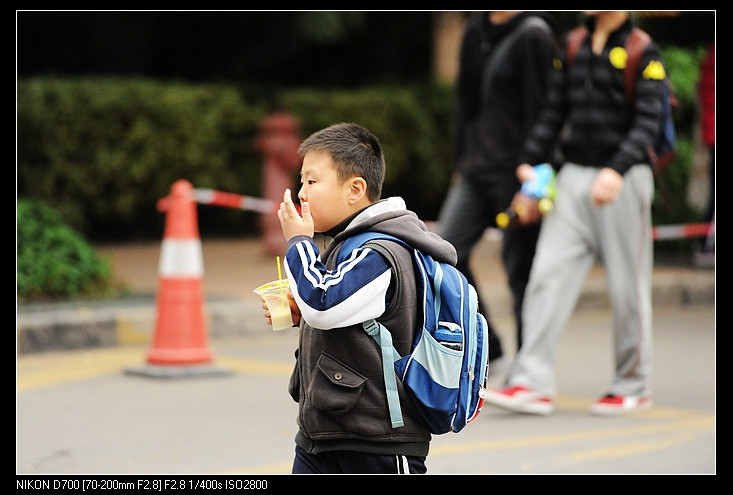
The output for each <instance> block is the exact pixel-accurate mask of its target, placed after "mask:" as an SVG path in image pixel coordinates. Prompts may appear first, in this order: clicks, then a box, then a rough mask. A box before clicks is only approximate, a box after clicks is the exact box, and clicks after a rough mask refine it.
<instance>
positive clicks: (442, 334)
mask: <svg viewBox="0 0 733 495" xmlns="http://www.w3.org/2000/svg"><path fill="white" fill-rule="evenodd" d="M376 239H387V240H391V241H395V242H397V243H399V244H401V245H403V246H405V247H406V248H407V249H409V250H411V251H412V253H413V260H414V262H415V267H416V274H417V276H418V280H417V287H418V290H420V291H422V308H423V318H421V319H420V320H422V321H421V328H420V329H418V330H419V331H418V332H417V335H416V338H415V341H414V342H413V345H412V350H411V352H410V354H407V355H406V356H400V355H399V354H398V353H397V351H396V350H395V349H394V347H393V345H392V337H391V335H390V333H389V330H388V329H387V328H385V327H384V325H382V324H381V323H378V322H377V321H376V320H369V321H367V322H364V324H363V325H364V330H365V331H366V332H367V333H369V334H370V335H371V336H372V337H374V339H375V340H376V341H377V343H378V344H379V345H380V347H381V349H382V359H383V366H384V380H385V386H386V389H387V399H388V404H389V408H390V415H391V418H392V427H393V428H398V427H400V426H403V424H404V423H403V420H402V411H401V408H400V401H399V397H398V393H397V377H399V378H400V380H402V383H403V385H404V386H405V388H406V389H407V390H408V391H409V393H410V395H411V396H412V398H413V402H414V404H415V406H416V409H417V410H418V411H419V413H420V415H421V416H422V418H423V419H424V420H425V422H426V423H427V424H428V426H429V427H430V430H431V431H432V433H434V434H442V433H446V432H449V431H452V432H454V433H458V432H459V431H461V430H462V429H463V428H464V427H465V426H466V424H467V423H468V422H470V421H471V420H473V419H474V418H475V417H476V416H478V414H479V412H480V411H481V408H482V407H483V403H484V395H485V389H486V380H487V376H488V371H489V367H488V362H489V341H488V325H487V323H486V319H485V318H484V316H483V315H482V314H481V313H479V312H478V296H477V294H476V290H475V289H474V287H473V286H472V285H471V284H469V283H468V281H467V280H466V277H465V276H464V275H463V274H462V273H461V272H460V271H459V270H458V269H457V268H456V267H454V266H452V265H450V264H448V263H442V262H438V261H435V260H434V259H433V258H432V257H431V256H429V255H426V254H424V253H422V252H420V251H419V250H417V249H414V248H412V247H411V246H409V245H407V244H406V243H405V242H404V241H402V240H400V239H398V238H396V237H393V236H390V235H388V234H382V233H378V232H364V233H362V234H359V235H356V236H354V237H352V238H350V239H347V240H346V241H345V244H344V246H342V250H344V252H350V251H351V250H353V249H355V248H356V247H358V246H361V245H363V244H364V243H366V242H368V241H372V240H376ZM387 258H388V259H389V256H388V257H387Z"/></svg>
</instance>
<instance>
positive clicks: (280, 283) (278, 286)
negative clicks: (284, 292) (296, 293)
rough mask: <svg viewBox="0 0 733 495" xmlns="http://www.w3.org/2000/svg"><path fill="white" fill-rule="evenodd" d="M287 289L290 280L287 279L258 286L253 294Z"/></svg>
mask: <svg viewBox="0 0 733 495" xmlns="http://www.w3.org/2000/svg"><path fill="white" fill-rule="evenodd" d="M289 288H290V280H288V279H283V280H273V281H272V282H267V283H266V284H263V285H260V286H259V287H257V288H256V289H255V290H254V291H253V292H255V293H257V294H259V293H260V292H263V291H267V290H272V289H289Z"/></svg>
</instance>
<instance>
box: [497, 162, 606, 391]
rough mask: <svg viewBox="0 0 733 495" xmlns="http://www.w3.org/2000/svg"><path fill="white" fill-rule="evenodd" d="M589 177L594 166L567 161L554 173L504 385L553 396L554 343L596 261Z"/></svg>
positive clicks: (591, 177) (590, 179)
mask: <svg viewBox="0 0 733 495" xmlns="http://www.w3.org/2000/svg"><path fill="white" fill-rule="evenodd" d="M594 176H595V174H594V170H593V169H590V168H588V167H581V166H575V165H572V164H565V165H564V166H563V168H562V169H561V170H560V172H559V174H558V176H557V179H556V187H557V201H556V203H555V208H554V209H553V210H552V211H551V212H550V213H548V214H547V215H546V216H545V218H544V219H543V221H542V227H541V229H540V236H539V239H538V241H537V251H536V253H535V257H534V261H533V263H532V269H531V272H530V278H529V283H528V285H527V290H526V292H525V296H524V302H523V305H522V332H523V335H522V341H523V342H522V348H521V349H520V350H519V352H518V353H517V356H516V359H515V361H514V363H513V365H512V369H511V371H510V374H509V376H508V378H507V385H509V386H516V385H521V386H524V387H528V388H530V389H532V390H534V391H536V392H537V393H539V394H541V395H544V396H552V395H553V394H554V388H555V383H554V382H555V373H554V364H555V363H554V361H555V350H556V347H557V342H558V340H559V338H560V336H561V335H562V332H563V329H564V328H565V324H566V323H567V321H568V319H569V318H570V315H571V314H572V312H573V310H574V308H575V304H576V302H577V300H578V297H579V296H580V291H581V290H582V288H583V284H584V283H585V279H586V276H587V274H588V271H589V270H590V268H591V266H592V265H593V262H594V261H595V250H594V246H593V245H592V244H590V240H591V235H590V219H589V216H588V215H589V212H588V209H589V208H590V205H589V201H588V191H589V190H590V184H591V182H592V180H593V177H594Z"/></svg>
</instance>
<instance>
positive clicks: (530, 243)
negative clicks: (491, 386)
mask: <svg viewBox="0 0 733 495" xmlns="http://www.w3.org/2000/svg"><path fill="white" fill-rule="evenodd" d="M514 194H515V189H514V188H513V187H512V186H511V185H508V184H491V185H479V184H477V183H475V182H473V181H470V180H465V179H463V178H461V179H459V180H457V181H456V182H454V183H453V184H452V185H451V187H450V189H449V191H448V195H447V196H446V199H445V202H444V203H443V207H442V210H441V212H440V216H439V218H438V223H439V224H440V235H441V236H442V237H443V238H444V239H445V240H447V241H449V242H450V243H451V244H453V245H454V246H455V248H456V251H457V252H458V264H457V267H458V269H459V270H461V272H463V274H464V275H465V276H466V278H467V279H468V281H469V282H470V283H471V284H472V285H473V286H474V287H476V291H477V292H480V291H479V288H478V287H477V285H476V282H475V279H474V277H473V273H472V272H471V268H470V258H471V252H472V251H473V248H474V246H475V245H476V243H477V242H478V241H479V240H480V239H481V236H482V235H484V232H485V231H486V229H487V228H488V227H496V215H497V214H499V213H500V212H502V211H504V210H506V208H508V207H509V204H510V203H511V201H512V198H513V197H514ZM539 232H540V224H536V225H531V226H528V227H518V228H508V229H506V230H504V231H503V233H504V237H503V240H502V246H501V260H502V263H503V265H504V269H505V271H506V275H507V280H508V283H509V289H510V290H511V293H512V299H513V313H514V319H515V322H516V332H517V349H519V347H521V346H522V301H523V299H524V291H525V289H526V287H527V282H528V280H529V272H530V269H531V268H532V259H533V258H534V253H535V248H536V246H537V237H538V236H539ZM479 311H480V312H481V314H483V315H484V316H485V317H486V320H487V321H489V360H494V359H496V358H498V357H501V356H502V355H503V351H502V348H501V342H500V340H499V337H498V336H497V335H496V332H495V331H494V328H493V326H492V325H491V323H490V318H489V308H488V307H487V306H486V304H485V303H483V302H482V301H481V296H480V295H479Z"/></svg>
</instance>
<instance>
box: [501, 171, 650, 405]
mask: <svg viewBox="0 0 733 495" xmlns="http://www.w3.org/2000/svg"><path fill="white" fill-rule="evenodd" d="M597 173H598V169H597V168H593V167H583V166H579V165H576V164H572V163H566V164H565V165H563V167H562V168H561V169H560V172H559V173H558V175H557V178H556V191H557V198H556V202H555V207H554V209H553V210H552V211H551V212H550V213H548V214H547V216H546V217H545V219H544V221H543V223H542V229H541V232H540V237H539V240H538V244H537V252H536V255H535V258H534V262H533V264H532V271H531V274H530V279H529V285H528V286H527V291H526V293H525V299H524V305H523V312H522V318H523V325H524V327H523V331H524V336H523V338H524V342H523V344H522V348H521V349H520V350H519V352H518V354H517V356H516V358H515V361H514V363H513V366H512V370H511V372H510V375H509V377H508V379H507V385H510V386H514V385H524V386H527V387H529V388H531V389H533V390H535V391H537V392H540V393H542V394H546V395H550V396H552V395H554V393H555V374H554V361H555V350H556V347H557V344H558V341H559V339H560V336H561V335H562V332H563V330H564V328H565V325H566V324H567V322H568V319H569V318H570V316H571V314H572V312H573V310H574V308H575V305H576V303H577V300H578V297H579V295H580V291H581V289H582V288H583V285H584V283H585V279H586V277H587V275H588V272H589V270H590V269H591V267H592V266H593V264H594V262H595V260H596V259H598V260H599V261H600V262H601V263H602V264H603V265H604V266H605V269H606V280H607V287H608V292H609V299H610V301H611V306H612V314H613V331H614V339H613V345H614V347H615V349H614V356H615V366H616V369H615V375H614V378H613V383H612V384H611V386H610V388H609V389H607V390H604V391H603V392H604V393H611V394H614V395H651V372H652V358H653V350H652V304H651V276H652V263H653V259H652V258H653V246H652V226H651V202H652V199H653V195H654V180H653V176H652V171H651V169H650V167H649V166H648V165H635V166H634V167H632V169H631V170H629V171H628V172H627V173H626V174H625V175H624V186H623V189H622V190H621V194H620V195H619V197H618V198H617V200H616V201H615V202H613V203H610V204H607V205H604V206H602V207H597V206H595V205H593V204H592V202H591V199H590V189H591V184H592V182H593V180H594V178H595V177H596V174H597Z"/></svg>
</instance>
